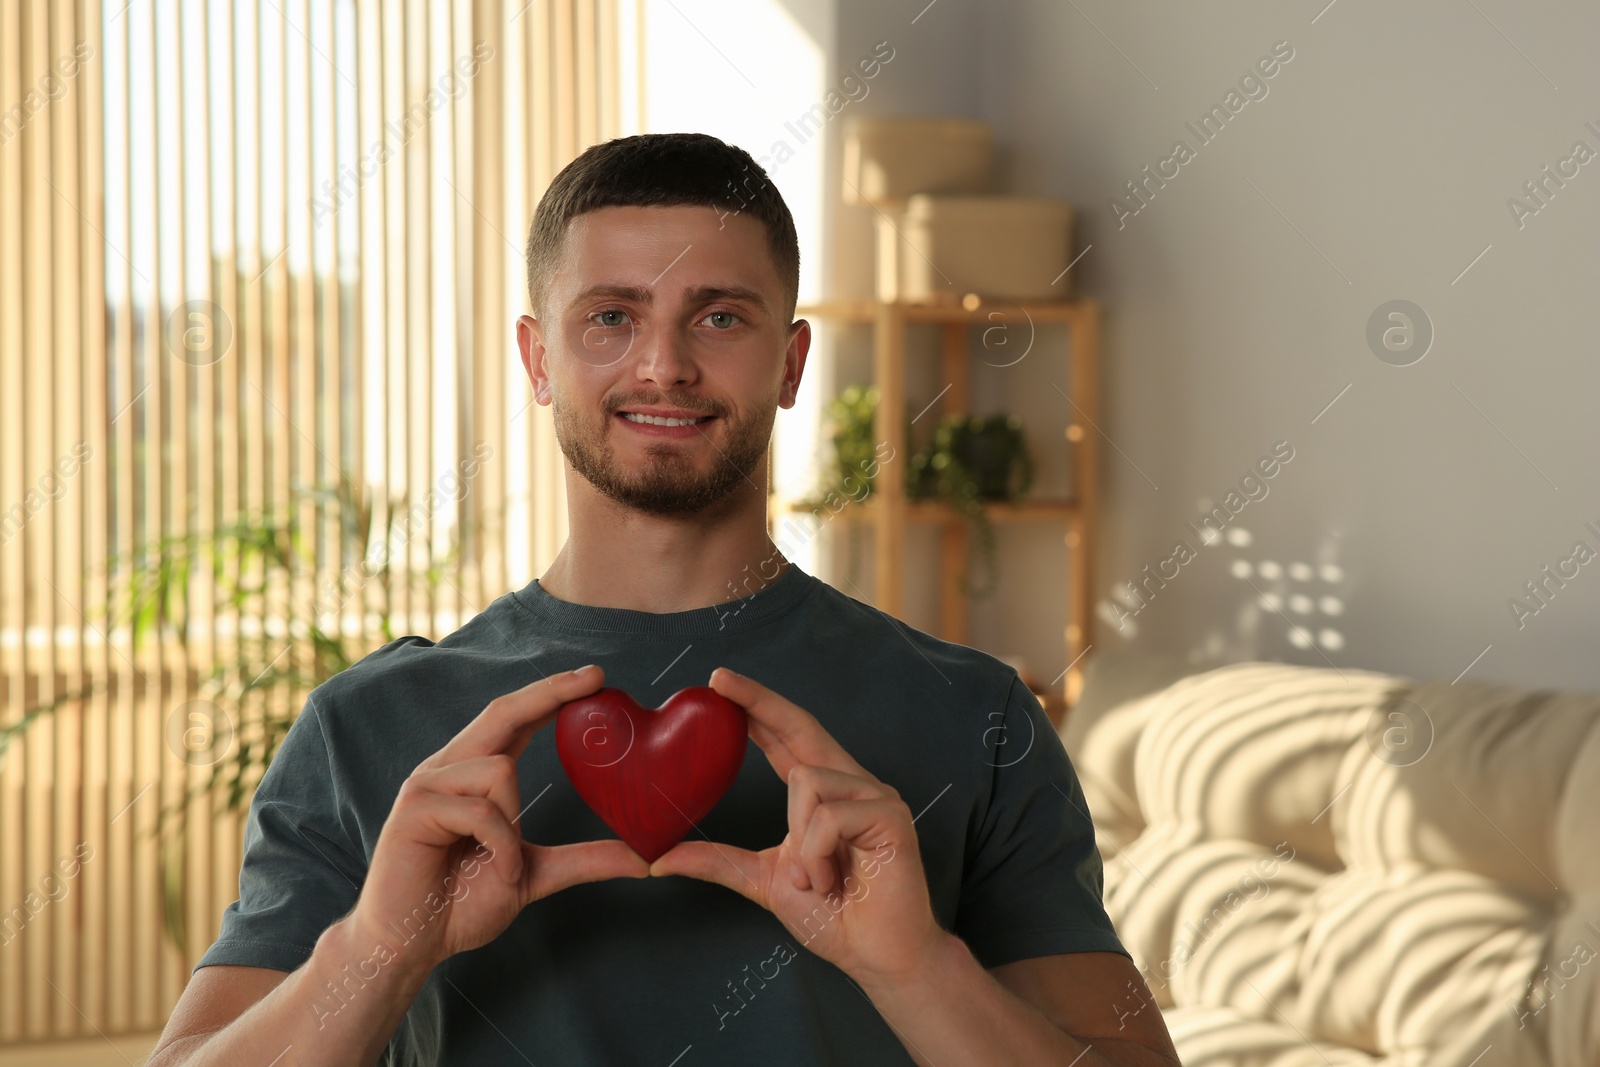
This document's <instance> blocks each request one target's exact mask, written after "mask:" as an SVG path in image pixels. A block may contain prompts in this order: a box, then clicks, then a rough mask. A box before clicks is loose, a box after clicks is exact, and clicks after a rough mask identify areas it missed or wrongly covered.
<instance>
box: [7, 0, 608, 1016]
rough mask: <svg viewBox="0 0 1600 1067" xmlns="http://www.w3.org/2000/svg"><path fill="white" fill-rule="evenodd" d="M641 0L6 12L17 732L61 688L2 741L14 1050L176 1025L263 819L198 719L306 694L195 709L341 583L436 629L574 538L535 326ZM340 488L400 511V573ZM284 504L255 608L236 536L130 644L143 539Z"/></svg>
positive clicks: (236, 728) (12, 709) (370, 616)
mask: <svg viewBox="0 0 1600 1067" xmlns="http://www.w3.org/2000/svg"><path fill="white" fill-rule="evenodd" d="M619 2H625V0H532V2H525V0H504V2H502V0H384V2H366V0H362V2H353V0H218V2H201V0H188V2H180V0H133V2H132V3H126V0H105V2H104V3H103V4H102V3H100V2H98V0H14V2H13V0H8V2H7V3H6V4H5V5H4V8H3V12H0V728H6V727H12V728H15V727H18V725H19V724H21V723H22V722H23V721H24V719H25V718H26V717H27V716H29V713H30V711H33V710H34V709H38V708H40V707H47V706H53V710H51V711H49V712H48V713H45V714H38V715H36V716H35V717H33V718H32V719H31V720H30V721H29V722H28V724H27V726H26V728H25V729H13V731H12V733H11V735H10V744H9V746H8V747H7V748H6V750H5V751H4V753H3V755H0V1043H5V1042H15V1041H22V1040H38V1039H42V1038H47V1037H57V1036H62V1037H65V1036H82V1035H91V1036H92V1035H93V1034H95V1033H97V1032H98V1033H102V1034H114V1033H118V1032H130V1031H138V1030H149V1029H155V1028H158V1027H160V1026H161V1025H162V1023H163V1021H164V1019H165V1017H166V1015H167V1013H168V1011H169V1010H170V1008H171V1006H172V1005H173V1003H175V1001H176V1000H177V997H178V995H179V994H180V992H181V990H182V987H183V985H184V983H185V981H186V980H187V977H188V974H189V971H190V969H191V968H192V966H193V964H194V962H195V961H196V960H197V959H198V957H199V955H200V954H201V953H202V952H203V951H204V949H205V947H206V946H207V945H208V944H209V943H210V941H211V940H212V938H213V937H214V936H215V933H216V929H217V923H218V920H219V918H220V915H221V912H222V909H223V908H224V907H225V906H226V905H227V904H228V902H230V901H232V900H233V899H234V898H235V897H236V896H237V891H238V889H237V877H238V866H239V858H240V844H241V829H242V819H241V818H239V817H238V816H236V815H219V813H220V812H222V810H223V809H222V806H221V804H220V801H219V798H218V796H217V795H216V792H215V791H211V792H206V791H205V790H204V786H205V784H206V782H207V781H208V780H209V776H210V768H209V767H207V766H205V765H200V764H197V763H196V762H195V761H193V760H191V759H188V758H186V756H185V751H186V750H185V747H184V745H185V743H186V742H183V741H182V740H181V739H182V738H184V737H185V736H186V731H189V730H191V729H194V728H196V724H197V723H198V724H199V725H201V726H208V727H209V728H210V729H212V730H214V731H224V732H234V733H236V734H237V736H238V737H239V738H240V739H242V738H245V737H248V736H250V732H251V730H252V728H253V724H259V723H260V722H261V721H264V717H265V716H267V715H269V714H278V715H285V714H287V715H292V714H294V713H295V712H297V711H298V710H299V708H300V706H301V705H302V703H303V700H304V696H305V692H304V690H303V688H298V687H296V686H294V685H278V686H273V687H272V688H270V689H268V690H266V691H265V692H256V693H254V694H252V695H251V697H250V699H248V700H245V701H241V702H240V703H239V704H238V706H226V705H224V706H221V707H214V706H213V707H214V710H215V712H216V713H217V715H220V718H215V716H214V721H211V722H209V723H206V722H204V721H202V720H203V717H202V720H197V719H195V718H194V717H193V716H192V714H191V713H190V710H189V709H190V707H191V705H193V706H196V707H203V706H205V705H204V704H203V702H201V701H200V698H201V697H202V695H203V683H204V682H205V680H206V679H207V678H208V676H209V675H210V673H211V671H212V668H213V665H214V664H215V663H217V662H219V661H220V660H221V659H223V658H225V657H226V656H228V655H229V654H230V650H231V649H235V648H237V646H238V645H239V643H240V642H242V641H244V640H246V639H247V638H252V637H253V638H262V637H266V638H273V639H276V638H280V637H281V638H282V643H283V646H284V647H283V652H282V654H281V661H279V662H276V664H275V666H274V669H275V670H277V671H279V672H282V671H284V668H285V667H287V666H291V665H294V664H296V663H300V664H301V665H302V666H304V667H306V668H307V669H309V667H310V663H309V660H310V657H311V656H312V654H313V652H312V650H311V649H309V648H307V647H305V645H304V642H301V641H298V640H296V636H297V635H296V634H295V633H294V632H292V631H291V629H290V628H289V627H287V625H286V624H285V620H286V619H287V618H288V617H289V616H290V614H291V612H290V611H289V605H290V604H291V603H294V602H297V601H296V598H302V599H303V598H305V597H307V596H310V597H312V598H315V597H316V591H317V590H329V589H335V588H340V584H339V583H341V582H343V583H344V586H345V587H349V586H350V585H352V584H353V585H355V586H357V588H356V589H355V591H354V592H352V593H351V594H350V595H349V596H348V597H337V598H335V599H334V601H333V603H334V607H333V609H332V613H333V615H334V616H335V617H334V618H333V620H332V622H331V625H333V626H334V627H336V628H337V629H338V631H339V632H342V633H345V634H349V635H352V637H353V639H354V640H356V641H358V642H360V641H365V642H366V645H367V647H375V646H376V645H377V644H380V643H382V641H383V640H385V637H384V635H383V634H382V633H380V632H379V631H378V629H377V624H376V622H375V620H376V619H378V618H379V617H381V616H382V615H385V614H387V615H389V616H390V617H392V618H393V619H394V620H396V621H395V627H396V630H397V632H400V633H406V632H412V633H422V634H426V635H432V636H438V635H442V634H443V633H446V632H448V631H450V630H451V629H454V628H455V627H456V626H458V625H459V624H460V623H461V622H462V621H464V620H465V619H466V618H467V617H469V616H470V615H472V614H473V613H475V612H476V611H477V610H480V609H481V608H482V607H483V606H485V605H486V603H487V602H488V601H489V600H492V599H493V598H494V597H495V596H498V595H499V594H500V593H501V592H503V591H505V590H506V589H508V588H511V587H513V586H515V585H519V584H522V583H525V582H526V581H528V580H529V579H530V578H531V577H532V576H533V575H534V574H537V573H538V572H539V570H540V569H542V567H543V566H544V565H545V563H547V562H548V561H549V560H550V558H551V557H553V555H554V554H555V552H556V550H557V549H558V548H559V546H560V544H561V541H562V540H563V538H564V537H565V533H566V531H565V508H564V500H563V495H562V490H563V487H562V484H561V469H562V468H561V457H560V453H559V450H558V448H557V446H556V443H555V438H554V434H553V431H552V429H551V426H550V422H549V409H547V408H544V407H541V406H539V405H535V404H531V403H530V400H531V393H530V389H529V387H528V385H527V382H526V380H525V378H523V376H522V370H521V367H520V365H519V364H518V360H517V353H516V344H515V333H514V329H513V322H514V319H515V317H516V315H518V314H520V313H522V312H523V311H524V310H525V306H526V296H525V291H526V285H525V278H524V261H523V244H524V239H525V234H526V231H527V226H528V222H529V219H530V217H531V214H532V211H533V208H534V206H535V205H536V204H537V201H538V197H539V195H540V193H541V192H542V191H543V189H544V188H545V187H546V185H547V184H548V183H549V181H550V180H551V178H552V177H554V175H555V173H556V172H557V171H558V170H559V169H560V168H561V167H562V166H564V165H565V164H566V163H567V162H568V161H569V160H570V159H572V158H573V157H574V156H575V155H577V154H578V153H579V152H580V151H581V150H582V149H583V148H584V147H586V146H587V145H589V144H592V143H594V142H596V141H600V140H604V139H606V138H609V137H612V136H616V135H617V134H618V133H619V132H621V131H620V130H619V126H620V118H619V116H620V112H621V108H620V103H621V101H620V97H619V85H620V79H619V76H618V65H619V47H618V20H619V10H618V7H617V5H618V3H619ZM469 461H472V462H469ZM469 470H470V472H471V473H466V472H467V471H469ZM340 485H343V486H346V487H347V488H348V489H349V490H350V491H351V493H352V494H353V496H352V497H351V499H355V500H358V501H364V502H365V505H364V506H370V507H372V508H374V509H377V510H378V511H384V510H385V509H387V510H388V511H389V512H390V513H391V514H392V515H394V516H398V517H400V518H402V519H405V520H406V522H407V524H408V534H407V536H406V537H405V538H404V540H403V541H402V542H399V543H398V544H396V545H395V547H394V553H393V555H392V557H391V558H392V562H391V565H390V567H389V569H388V570H387V571H386V572H385V573H384V576H383V578H382V580H381V581H372V582H365V583H363V582H361V581H360V580H359V574H360V573H364V571H363V570H362V563H363V560H364V559H365V558H366V556H367V554H369V553H370V552H371V551H372V549H373V545H371V544H363V543H361V542H360V541H359V540H358V539H357V538H355V537H353V536H352V530H355V529H358V528H360V521H361V519H362V515H361V514H360V513H359V509H355V510H353V509H351V508H349V507H346V506H337V505H335V503H334V502H333V501H332V500H331V499H329V498H326V497H323V496H318V495H317V491H318V490H331V489H333V488H336V487H338V486H340ZM430 490H432V491H434V493H435V496H434V497H433V498H431V501H430V498H429V496H428V494H429V492H430ZM284 512H292V513H293V514H294V515H295V516H296V517H297V519H298V522H299V528H300V530H302V531H303V532H305V534H306V540H305V545H306V551H305V553H303V554H301V555H297V556H295V557H294V559H293V560H292V561H291V563H290V564H289V565H288V566H287V567H284V568H275V569H272V570H263V571H262V572H261V573H260V574H259V575H258V576H257V577H259V578H260V579H261V580H262V581H263V582H265V591H264V597H263V600H262V602H263V604H264V605H265V607H264V608H263V610H261V611H259V612H256V613H254V614H253V615H251V614H246V613H245V612H243V611H241V610H236V609H234V608H231V607H229V606H228V605H225V604H224V605H220V606H219V605H218V604H217V594H218V589H219V588H222V587H224V586H236V585H238V584H239V583H241V582H244V583H248V582H249V581H250V580H251V578H252V576H251V574H249V573H240V572H239V563H238V561H237V559H235V560H234V562H233V563H231V564H229V565H228V566H231V567H232V568H233V571H232V572H231V573H230V572H229V571H228V570H226V569H225V570H223V571H222V572H221V573H214V572H212V571H211V570H210V569H209V568H205V567H202V568H197V569H196V570H195V572H194V574H193V575H192V581H191V582H190V583H189V584H188V585H187V586H186V587H184V589H183V593H182V603H183V607H184V609H185V610H183V611H182V612H179V613H176V614H174V613H172V612H162V613H160V614H159V615H158V616H157V617H155V618H154V619H152V620H149V621H150V623H151V626H152V627H153V630H152V632H153V633H154V634H155V637H154V639H152V640H146V641H140V642H137V643H136V642H134V640H133V639H132V637H133V632H134V627H133V626H132V624H131V620H130V619H129V618H128V617H125V616H124V615H123V614H121V613H119V607H118V604H119V600H118V597H117V595H116V590H117V589H119V588H120V587H121V586H122V585H124V584H126V583H127V582H128V581H129V580H130V579H133V578H137V577H138V575H137V574H135V573H133V572H134V570H135V568H136V567H138V566H139V565H141V564H140V561H141V560H148V558H149V555H148V550H149V549H150V548H151V547H152V546H158V545H161V544H163V543H166V542H168V541H170V540H171V539H173V538H175V537H183V536H185V535H190V534H194V535H199V536H201V537H207V536H211V535H213V534H214V533H215V532H216V531H219V530H222V529H225V528H227V527H228V526H229V525H230V524H232V523H235V522H236V521H237V520H238V519H239V518H240V517H241V516H246V515H261V514H268V513H272V514H279V513H284ZM453 546H459V550H458V551H454V552H452V551H451V549H452V547H453ZM246 566H247V567H249V566H255V564H246ZM430 568H432V569H433V572H434V573H433V578H432V579H431V580H424V576H425V575H426V574H427V573H428V571H429V569H430ZM352 574H356V575H357V579H356V581H354V582H353V583H352V582H351V577H352ZM317 603H319V604H320V605H324V606H325V605H326V604H327V603H328V598H327V597H323V598H322V599H320V600H318V601H317ZM197 786H199V787H201V788H199V789H196V787H197ZM190 793H195V794H196V795H195V796H193V797H192V798H191V799H189V800H187V801H186V800H185V797H186V796H187V795H188V794H190ZM167 807H170V808H172V809H173V810H175V811H176V812H177V813H178V814H179V822H180V826H179V830H178V834H179V838H180V840H181V843H182V845H183V848H182V849H181V852H179V853H177V855H178V856H179V857H180V858H181V864H182V866H181V869H176V870H168V871H163V870H162V869H161V863H162V857H163V855H166V853H164V852H162V851H161V850H159V849H158V848H157V845H156V837H155V836H154V831H155V829H156V822H157V815H158V812H159V811H160V810H162V809H163V808H167ZM164 879H165V880H166V881H167V883H168V884H170V885H175V886H177V887H178V888H179V892H178V894H177V907H178V913H177V914H176V916H171V917H169V916H166V915H165V914H164V912H163V901H164V899H166V897H164V895H163V892H162V886H163V881H164ZM169 919H170V920H173V921H176V923H177V925H178V927H180V928H182V929H184V930H187V931H188V939H187V945H186V949H185V950H184V951H179V950H178V949H177V948H175V947H174V946H173V944H172V943H171V942H170V941H169V940H168V939H167V937H166V935H165V933H164V932H163V931H164V927H165V926H166V925H168V922H169Z"/></svg>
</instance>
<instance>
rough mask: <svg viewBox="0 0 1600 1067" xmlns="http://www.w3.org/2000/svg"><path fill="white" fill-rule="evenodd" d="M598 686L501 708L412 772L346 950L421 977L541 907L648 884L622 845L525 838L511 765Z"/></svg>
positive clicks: (540, 686)
mask: <svg viewBox="0 0 1600 1067" xmlns="http://www.w3.org/2000/svg"><path fill="white" fill-rule="evenodd" d="M604 676H605V672H604V671H603V670H601V668H600V667H598V666H595V665H593V664H591V665H589V666H588V667H581V668H579V669H578V670H576V671H567V672H565V673H563V674H557V675H553V676H551V677H549V678H545V679H541V680H540V681H537V682H534V683H533V684H531V685H527V686H524V687H523V688H521V689H518V690H516V691H515V692H511V693H507V694H506V695H504V696H501V697H497V698H495V699H494V700H492V701H490V703H489V706H488V707H486V708H484V709H483V711H482V712H481V713H480V714H479V715H478V717H477V718H475V719H473V720H472V722H470V723H468V724H467V725H466V727H465V728H463V729H462V731H461V732H460V733H459V734H457V735H456V736H455V737H453V738H451V740H450V742H449V743H448V744H446V745H445V746H444V747H443V748H441V749H440V750H439V751H438V752H435V753H434V754H433V755H432V756H429V757H428V758H427V759H425V760H423V761H422V763H420V764H419V765H418V766H417V769H416V770H414V771H413V772H412V773H411V776H410V777H409V778H407V779H406V781H405V783H404V784H403V785H402V786H401V787H400V792H399V795H398V796H396V798H395V802H394V807H393V809H392V810H391V811H390V812H389V818H388V821H386V822H385V823H384V825H383V830H382V832H381V833H380V834H379V835H378V843H377V846H376V847H375V848H374V849H373V854H372V863H371V866H370V868H369V870H368V873H367V880H366V884H365V885H364V886H363V887H362V890H361V895H360V897H359V898H358V899H357V901H356V906H355V908H354V910H352V911H351V913H350V915H349V916H347V917H346V920H345V921H346V923H347V924H348V925H349V927H350V932H351V934H352V938H353V944H354V945H356V946H358V947H359V946H376V945H378V944H384V945H387V946H389V948H390V950H391V951H394V952H396V953H397V954H398V955H399V956H400V960H399V961H398V962H399V964H400V966H401V967H403V968H405V969H406V970H410V971H414V972H416V973H419V974H426V973H427V972H429V971H431V970H432V969H433V968H434V967H435V966H436V965H438V964H439V963H441V962H443V961H444V960H446V959H448V958H449V957H451V956H453V955H455V954H456V953H458V952H465V951H467V950H468V949H473V948H477V947H479V946H480V945H485V944H487V943H488V942H490V941H492V940H494V939H495V938H496V937H498V936H499V935H500V934H501V932H503V931H504V930H505V929H506V927H508V926H510V925H511V922H512V920H513V919H515V918H516V917H517V914H518V913H519V912H520V911H521V910H522V909H523V908H525V907H526V906H527V905H528V904H530V903H532V902H533V901H535V900H538V899H540V898H541V897H547V896H549V895H550V894H551V893H554V892H557V891H558V890H561V889H565V888H566V887H567V886H571V885H576V884H578V883H580V882H595V881H600V880H603V879H607V878H645V877H648V876H649V873H650V865H649V864H647V863H646V862H645V861H644V860H643V859H641V858H640V857H639V855H638V854H637V853H635V852H634V851H633V849H631V848H629V847H628V846H627V845H626V844H624V843H623V842H621V841H617V840H605V841H584V842H580V843H578V844H572V845H557V846H555V847H545V846H542V845H535V844H531V843H529V842H528V841H525V840H524V839H523V836H522V830H521V825H520V822H521V812H522V802H521V796H520V792H519V790H518V788H517V757H519V756H520V755H522V752H523V750H524V749H526V748H527V747H528V742H529V741H530V740H532V738H533V735H534V734H535V733H536V732H537V731H538V730H540V729H541V728H543V727H544V726H547V725H549V723H550V722H552V721H553V720H554V718H555V715H556V712H557V711H559V710H560V708H561V705H563V704H565V703H567V702H568V701H570V700H576V699H577V698H579V697H583V696H588V695H589V694H590V693H593V692H595V691H596V690H597V689H599V688H600V686H601V683H602V681H603V679H604ZM407 937H410V938H411V939H410V940H409V941H408V940H406V938H407ZM368 951H370V947H369V948H368Z"/></svg>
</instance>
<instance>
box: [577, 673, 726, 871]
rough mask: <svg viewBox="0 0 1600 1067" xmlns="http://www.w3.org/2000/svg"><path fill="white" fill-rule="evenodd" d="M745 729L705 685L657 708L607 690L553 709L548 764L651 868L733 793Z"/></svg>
mask: <svg viewBox="0 0 1600 1067" xmlns="http://www.w3.org/2000/svg"><path fill="white" fill-rule="evenodd" d="M748 730H749V726H748V723H747V719H746V717H745V711H744V709H743V708H741V707H740V706H739V705H738V704H735V703H734V702H733V701H731V700H729V699H728V698H727V697H725V696H723V695H722V694H721V693H718V692H717V691H716V690H715V689H712V688H711V687H710V686H705V685H700V686H690V687H689V688H687V689H680V690H678V691H677V692H676V693H674V694H672V696H670V697H668V698H667V700H666V703H664V704H662V705H661V707H659V708H645V707H641V706H640V705H639V702H638V701H636V700H634V699H633V697H631V696H629V695H628V694H627V693H626V692H624V691H623V690H621V689H613V688H611V687H607V688H604V689H601V690H599V691H598V692H595V693H591V694H590V695H589V696H586V697H582V698H580V699H578V700H573V701H570V702H568V703H566V704H563V705H562V706H561V710H560V711H559V712H558V713H557V715H556V755H557V756H558V757H559V758H560V760H561V766H562V767H563V768H565V769H566V772H567V778H568V779H570V780H571V782H572V785H573V788H575V789H577V791H578V795H579V796H580V797H582V798H583V800H584V803H586V804H588V805H589V807H590V808H591V809H592V810H593V811H594V813H595V814H596V815H598V816H600V818H601V819H602V820H603V821H604V822H605V824H606V825H607V826H609V827H611V829H612V830H613V831H615V832H616V835H617V836H618V837H620V838H621V839H622V840H624V841H626V842H627V843H628V845H629V846H630V847H631V848H632V849H633V850H634V851H635V852H637V853H638V854H639V855H640V856H641V857H643V858H644V860H645V862H646V863H650V862H654V861H655V859H656V858H657V857H658V856H660V855H661V854H662V853H664V852H666V851H667V850H668V849H669V848H671V847H672V846H673V845H675V844H677V843H678V842H679V841H682V840H683V839H684V838H685V837H687V836H688V835H689V833H690V831H691V830H693V829H694V826H695V824H696V823H698V822H699V821H700V820H701V819H702V818H704V817H705V816H706V814H707V813H709V812H710V811H711V809H712V808H714V807H716V805H717V801H719V800H721V799H722V795H723V794H724V793H726V792H727V791H728V787H729V786H731V785H733V780H734V778H736V777H737V776H738V774H739V767H740V766H741V765H742V764H743V763H744V753H745V747H746V741H747V739H748V737H749V734H748Z"/></svg>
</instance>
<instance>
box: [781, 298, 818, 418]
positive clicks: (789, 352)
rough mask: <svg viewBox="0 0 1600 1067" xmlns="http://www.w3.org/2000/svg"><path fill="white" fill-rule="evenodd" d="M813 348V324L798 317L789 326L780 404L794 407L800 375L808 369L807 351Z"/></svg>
mask: <svg viewBox="0 0 1600 1067" xmlns="http://www.w3.org/2000/svg"><path fill="white" fill-rule="evenodd" d="M810 350H811V324H810V323H809V322H807V321H806V320H805V319H796V320H795V322H794V324H793V325H791V326H790V327H789V347H788V348H787V349H786V350H785V351H784V354H783V384H782V386H781V387H780V388H779V389H778V406H779V407H781V408H792V407H794V401H795V396H796V395H797V394H798V393H799V392H800V376H801V375H802V374H804V373H805V370H806V353H807V352H809V351H810Z"/></svg>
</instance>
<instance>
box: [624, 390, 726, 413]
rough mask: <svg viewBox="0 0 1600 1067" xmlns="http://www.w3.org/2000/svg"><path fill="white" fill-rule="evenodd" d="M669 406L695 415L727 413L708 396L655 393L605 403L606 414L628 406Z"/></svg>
mask: <svg viewBox="0 0 1600 1067" xmlns="http://www.w3.org/2000/svg"><path fill="white" fill-rule="evenodd" d="M648 407H671V408H683V409H685V410H688V411H692V412H694V413H695V414H696V415H713V416H716V417H717V418H722V417H724V416H726V415H727V413H728V412H727V408H726V406H724V405H723V404H721V403H719V402H717V401H715V400H713V399H711V398H710V397H695V396H662V395H661V394H659V393H657V394H655V395H642V396H624V397H618V398H616V399H615V400H612V401H609V402H608V403H607V404H606V414H607V415H615V414H616V413H617V412H619V411H625V410H627V409H629V408H648Z"/></svg>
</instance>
